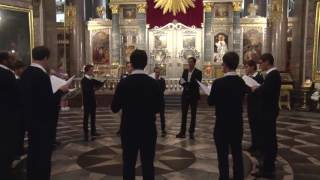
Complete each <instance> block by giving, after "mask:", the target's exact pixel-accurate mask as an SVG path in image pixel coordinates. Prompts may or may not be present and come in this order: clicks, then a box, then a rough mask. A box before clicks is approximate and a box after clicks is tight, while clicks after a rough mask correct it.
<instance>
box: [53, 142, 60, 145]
mask: <svg viewBox="0 0 320 180" xmlns="http://www.w3.org/2000/svg"><path fill="white" fill-rule="evenodd" d="M53 145H54V146H60V145H61V142H60V141H54V142H53Z"/></svg>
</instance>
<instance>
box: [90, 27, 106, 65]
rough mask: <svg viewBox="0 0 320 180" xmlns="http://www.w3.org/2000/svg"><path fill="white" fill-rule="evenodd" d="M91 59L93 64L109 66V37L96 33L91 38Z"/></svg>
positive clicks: (102, 33) (103, 33)
mask: <svg viewBox="0 0 320 180" xmlns="http://www.w3.org/2000/svg"><path fill="white" fill-rule="evenodd" d="M92 47H93V50H92V56H93V57H92V58H93V63H94V64H109V62H110V60H109V56H110V52H109V35H108V34H106V33H105V32H98V33H97V34H95V35H94V36H93V38H92Z"/></svg>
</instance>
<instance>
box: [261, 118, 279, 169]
mask: <svg viewBox="0 0 320 180" xmlns="http://www.w3.org/2000/svg"><path fill="white" fill-rule="evenodd" d="M277 117H278V113H264V114H263V117H262V118H263V119H262V122H263V127H264V128H263V137H262V141H263V144H264V145H263V155H264V161H263V162H264V163H263V171H264V172H267V173H268V172H273V171H274V170H275V161H276V157H277V152H278V143H277V128H276V119H277Z"/></svg>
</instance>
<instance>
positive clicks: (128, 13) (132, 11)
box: [123, 7, 136, 19]
mask: <svg viewBox="0 0 320 180" xmlns="http://www.w3.org/2000/svg"><path fill="white" fill-rule="evenodd" d="M135 18H136V8H133V7H124V8H123V19H135Z"/></svg>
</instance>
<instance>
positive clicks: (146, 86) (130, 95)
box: [111, 49, 162, 180]
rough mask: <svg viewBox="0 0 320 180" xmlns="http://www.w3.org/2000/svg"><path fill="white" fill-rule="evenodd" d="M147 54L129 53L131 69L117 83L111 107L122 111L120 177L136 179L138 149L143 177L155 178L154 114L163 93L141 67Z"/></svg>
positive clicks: (149, 179) (142, 52)
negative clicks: (127, 74)
mask: <svg viewBox="0 0 320 180" xmlns="http://www.w3.org/2000/svg"><path fill="white" fill-rule="evenodd" d="M147 59H148V57H147V54H146V52H145V51H143V50H138V49H137V50H135V51H133V53H132V54H131V56H130V62H131V65H132V67H133V69H134V71H133V72H132V73H131V75H130V76H128V77H127V78H125V79H123V80H121V81H120V83H119V84H118V86H117V88H116V91H115V94H114V97H113V100H112V104H111V110H112V111H113V112H114V113H117V112H119V111H120V110H122V123H121V144H122V150H123V152H122V158H123V179H124V180H134V179H135V165H136V160H137V155H138V152H140V157H141V162H142V175H143V179H144V180H154V179H155V177H154V165H153V161H154V157H155V148H156V140H157V130H156V124H155V121H156V113H158V112H159V111H160V108H161V102H162V96H161V91H160V88H159V86H158V84H157V83H156V81H155V80H154V79H153V78H151V77H149V76H148V75H147V74H146V73H145V72H144V71H143V69H144V68H145V66H146V65H147Z"/></svg>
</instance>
